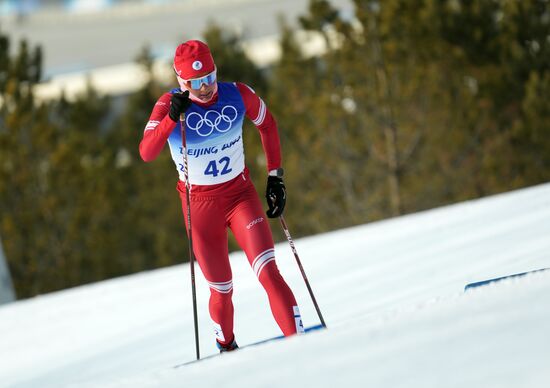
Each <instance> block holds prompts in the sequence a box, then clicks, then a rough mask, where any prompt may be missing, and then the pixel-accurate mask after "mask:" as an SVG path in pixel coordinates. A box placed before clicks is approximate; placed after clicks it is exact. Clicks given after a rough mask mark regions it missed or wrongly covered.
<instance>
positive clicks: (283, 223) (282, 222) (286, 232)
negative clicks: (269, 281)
mask: <svg viewBox="0 0 550 388" xmlns="http://www.w3.org/2000/svg"><path fill="white" fill-rule="evenodd" d="M279 221H281V226H282V227H283V231H284V232H285V235H286V239H287V240H288V243H289V244H290V248H291V249H292V253H294V257H295V258H296V263H298V267H299V268H300V272H301V273H302V277H303V278H304V282H305V283H306V286H307V290H308V291H309V296H311V300H312V301H313V305H314V306H315V310H317V315H319V320H320V321H321V325H323V327H325V328H326V327H327V325H326V323H325V320H324V319H323V315H322V314H321V309H319V305H318V304H317V300H315V295H313V290H312V289H311V286H310V285H309V280H307V276H306V273H305V271H304V267H302V263H301V262H300V258H299V257H298V251H297V250H296V246H295V245H294V241H293V240H292V237H291V236H290V232H289V231H288V226H287V225H286V222H285V219H284V217H283V215H280V216H279Z"/></svg>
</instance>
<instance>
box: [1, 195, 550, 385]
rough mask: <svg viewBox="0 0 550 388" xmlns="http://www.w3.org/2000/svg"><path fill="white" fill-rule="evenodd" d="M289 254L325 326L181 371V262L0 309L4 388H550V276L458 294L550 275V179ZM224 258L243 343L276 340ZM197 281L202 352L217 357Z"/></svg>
mask: <svg viewBox="0 0 550 388" xmlns="http://www.w3.org/2000/svg"><path fill="white" fill-rule="evenodd" d="M287 221H288V222H289V223H290V227H292V215H291V214H289V215H287ZM272 226H273V227H274V228H275V227H278V225H277V224H276V223H273V224H272ZM291 232H292V230H291ZM296 247H297V249H298V253H299V254H300V258H301V259H302V262H303V265H304V268H305V270H306V272H307V275H308V278H309V280H310V282H311V284H312V287H313V290H314V292H315V295H316V297H317V300H318V302H319V304H320V307H321V309H322V312H323V316H324V318H325V320H326V322H327V325H328V326H329V329H328V330H324V331H319V332H314V333H311V334H308V335H306V336H301V337H293V338H290V339H288V340H285V341H278V342H275V343H268V344H264V345H261V346H257V347H253V348H247V349H242V350H240V351H238V352H235V353H232V354H227V355H223V356H222V357H216V358H213V359H210V360H204V361H202V362H200V363H196V364H193V365H189V366H185V367H181V368H173V366H174V365H176V364H180V363H182V362H185V361H189V360H192V359H194V357H195V350H194V334H193V319H192V308H191V296H190V286H189V267H188V265H178V266H174V267H171V268H165V269H161V270H157V271H151V272H147V273H140V274H136V275H132V276H127V277H124V278H120V279H114V280H110V281H105V282H101V283H97V284H92V285H88V286H83V287H78V288H74V289H71V290H66V291H62V292H57V293H52V294H49V295H44V296H40V297H37V298H33V299H30V300H25V301H21V302H17V303H13V304H10V305H6V306H2V307H0V387H41V388H42V387H220V386H225V387H275V386H277V387H280V386H285V387H334V386H339V387H392V388H396V387H418V388H426V387H438V388H442V387H443V388H447V387H465V386H467V387H469V388H473V387H480V388H487V387H498V388H503V387H548V386H550V330H549V328H550V271H543V272H539V273H535V274H531V275H527V276H525V277H521V278H516V279H511V280H505V281H502V282H499V283H496V284H492V285H489V286H485V287H481V288H477V289H473V290H471V291H468V292H466V293H464V291H463V290H464V286H465V285H466V284H468V283H471V282H475V281H479V280H485V279H489V278H496V277H499V276H504V275H509V274H514V273H519V272H525V271H531V270H536V269H541V268H548V267H550V184H544V185H540V186H536V187H532V188H528V189H524V190H519V191H515V192H511V193H506V194H502V195H498V196H493V197H488V198H484V199H481V200H476V201H470V202H465V203H461V204H457V205H453V206H448V207H444V208H439V209H434V210H430V211H426V212H422V213H417V214H413V215H409V216H404V217H399V218H395V219H391V220H387V221H382V222H377V223H371V224H367V225H363V226H358V227H354V228H348V229H345V230H340V231H336V232H332V233H327V234H323V235H318V236H313V237H308V238H303V239H299V240H297V241H296ZM276 252H277V256H278V264H279V267H280V269H281V272H282V273H283V276H285V278H286V279H287V281H288V282H289V284H290V285H291V287H292V289H293V290H294V292H295V294H296V297H297V299H298V302H299V303H300V306H301V310H302V315H303V317H304V321H305V324H306V326H309V325H313V324H316V323H318V320H317V316H316V312H315V309H314V308H313V306H312V304H311V301H310V300H309V296H308V294H307V290H306V288H305V286H304V284H303V281H302V280H301V277H300V274H299V271H298V268H297V266H296V263H295V261H294V257H293V256H292V253H291V251H290V249H289V247H288V244H287V243H286V242H285V243H281V244H278V245H277V246H276ZM231 260H232V266H233V278H234V287H235V290H234V302H235V311H236V319H235V332H236V336H237V341H238V342H239V343H240V344H241V345H242V344H246V343H250V342H253V341H257V340H260V339H264V338H268V337H271V336H275V335H279V331H278V328H277V327H276V325H275V323H274V321H273V319H272V317H271V315H270V312H269V308H268V305H267V299H266V297H265V294H264V292H263V290H262V289H261V288H260V286H259V284H258V282H257V280H256V279H255V277H254V274H253V272H252V271H251V269H250V268H249V267H248V263H247V261H246V259H245V258H244V256H243V255H242V254H241V253H234V254H232V257H231ZM197 281H198V284H197V287H198V304H199V310H200V311H199V325H200V333H201V334H200V340H201V352H202V355H203V356H206V355H208V354H213V353H215V352H216V349H215V346H214V339H213V334H212V332H211V323H210V320H209V318H208V315H207V298H208V288H207V286H206V284H205V282H204V281H203V279H202V275H201V274H200V272H199V273H198V276H197Z"/></svg>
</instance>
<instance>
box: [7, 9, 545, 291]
mask: <svg viewBox="0 0 550 388" xmlns="http://www.w3.org/2000/svg"><path fill="white" fill-rule="evenodd" d="M354 3H355V15H354V16H355V17H354V18H353V19H350V18H349V17H344V16H342V15H341V14H340V13H339V12H338V10H337V9H333V8H332V6H331V5H330V2H326V1H319V0H316V1H310V6H309V10H308V12H307V13H306V14H305V15H303V16H302V17H301V18H300V20H299V25H300V28H299V29H302V30H303V29H305V30H309V31H315V32H317V33H320V34H322V36H323V38H324V40H325V42H326V44H327V47H328V50H327V52H326V53H325V54H324V55H322V56H321V57H315V58H309V57H306V56H304V55H303V54H302V52H301V50H300V44H298V43H297V39H296V36H297V33H298V29H296V28H291V27H290V24H291V23H288V21H285V20H284V19H283V18H280V29H281V41H280V45H281V48H282V57H281V59H280V61H279V62H277V63H276V64H274V65H272V66H270V67H269V68H267V69H265V68H264V69H259V68H257V67H255V65H254V64H253V63H252V62H251V61H250V60H249V59H248V58H247V57H246V56H245V54H244V51H243V50H242V48H241V43H242V37H241V36H239V35H236V34H233V33H231V32H229V31H226V30H224V29H223V28H220V27H218V26H216V25H213V24H212V25H211V26H210V27H209V28H208V29H207V31H205V32H204V35H203V37H204V39H205V40H206V41H207V42H208V44H209V45H210V46H211V49H212V51H213V54H214V58H215V60H216V63H217V66H218V69H219V73H218V74H219V79H220V80H224V81H236V80H239V81H243V82H246V83H248V84H249V85H251V86H252V87H253V88H254V89H255V90H256V92H257V93H258V94H259V95H260V96H262V98H263V99H264V101H266V103H267V105H268V107H269V108H270V110H271V111H272V112H273V114H274V116H275V117H276V119H277V122H278V125H279V131H280V136H281V142H282V148H283V160H284V167H285V170H286V175H285V183H286V185H287V190H288V197H289V198H288V202H287V210H286V213H285V214H286V218H287V222H288V223H289V227H290V228H291V231H292V232H293V235H294V238H296V237H299V236H305V235H311V234H315V233H321V232H325V231H329V230H334V229H337V228H342V227H346V226H351V225H357V224H363V223H367V222H372V221H375V220H380V219H383V218H387V217H392V216H398V215H401V214H406V213H411V212H416V211H420V210H423V209H428V208H433V207H436V206H441V205H445V204H450V203H453V202H457V201H463V200H468V199H473V198H478V197H482V196H486V195H490V194H495V193H499V192H504V191H509V190H513V189H517V188H520V187H525V186H530V185H534V184H538V183H542V182H547V181H548V180H550V109H549V101H550V66H549V65H550V7H549V3H548V1H546V0H522V1H519V0H492V1H489V0H486V1H483V0H480V1H474V0H464V1H459V0H448V1H438V0H409V1H405V0H385V1H383V2H382V1H362V0H355V1H354ZM182 40H184V39H183V37H182ZM10 44H16V45H18V49H17V50H16V51H17V54H15V55H11V56H10V54H9V52H10V50H9V46H10ZM42 54H43V53H42V52H41V49H40V47H31V46H29V45H28V44H27V43H26V42H10V38H9V34H6V33H5V32H4V33H2V34H1V36H0V101H1V103H0V236H1V238H2V243H3V246H4V250H5V254H6V256H7V259H8V264H9V268H10V271H11V274H12V277H13V282H14V285H15V288H16V293H17V296H18V298H26V297H30V296H34V295H38V294H41V293H45V292H50V291H54V290H59V289H63V288H67V287H71V286H76V285H80V284H85V283H89V282H94V281H99V280H102V279H107V278H111V277H116V276H121V275H125V274H129V273H134V272H138V271H142V270H147V269H153V268H158V267H163V266H168V265H173V264H177V263H181V262H183V261H185V260H187V257H188V255H187V249H188V248H187V238H186V236H185V231H184V223H183V222H184V221H183V217H182V214H181V204H180V202H179V198H178V195H177V192H176V190H175V185H176V179H177V175H176V172H175V169H174V167H173V165H172V162H171V160H170V156H169V153H168V152H167V151H166V150H165V151H163V153H162V154H161V156H160V157H159V158H158V159H157V160H155V161H154V162H152V163H147V164H146V163H144V162H143V161H141V159H140V157H139V152H138V144H139V142H140V140H141V137H142V133H143V128H144V126H145V124H146V122H147V120H148V118H149V114H150V111H151V109H152V107H153V105H154V103H155V101H156V99H157V98H158V97H159V96H160V95H161V94H162V93H163V92H164V91H165V90H168V89H170V88H171V87H173V85H174V84H175V83H174V84H172V85H161V84H159V83H158V81H155V80H154V79H152V78H151V81H149V82H148V83H147V85H146V86H145V87H144V88H143V89H141V90H139V91H138V92H137V93H134V94H132V95H130V96H128V97H127V98H126V99H125V103H124V104H122V108H121V107H120V106H121V104H120V103H118V104H117V99H116V98H114V97H109V96H100V95H98V93H97V92H96V91H94V90H93V89H92V88H89V89H88V91H87V92H86V93H85V94H83V95H81V96H80V97H79V98H78V99H77V100H76V101H71V102H69V101H67V100H66V99H65V98H60V99H59V100H55V101H48V102H41V103H37V102H36V100H35V98H34V96H33V92H32V87H33V85H35V84H36V83H38V82H39V81H40V79H41V57H42ZM136 56H137V60H138V61H139V63H141V64H142V65H143V66H145V67H146V68H147V69H149V71H150V70H151V63H152V58H151V57H150V54H149V50H148V49H147V48H146V47H144V50H143V52H142V53H136ZM174 81H175V80H174ZM117 106H118V109H117ZM244 131H245V138H244V139H245V151H246V156H247V162H248V166H249V168H250V169H251V172H252V176H253V180H254V182H255V184H256V188H257V190H258V192H259V194H260V196H261V198H262V200H263V193H264V190H265V179H266V171H265V160H264V157H263V152H262V148H261V143H260V141H259V135H258V132H257V130H256V129H255V128H254V127H253V125H252V124H251V123H248V124H247V125H246V127H245V129H244ZM272 229H273V231H274V235H275V238H276V240H282V239H283V235H282V233H281V232H280V230H279V229H280V228H279V227H278V224H277V222H276V221H272ZM230 245H231V249H232V250H235V249H238V247H237V246H236V244H235V242H234V241H233V240H231V241H230ZM335 259H337V258H335ZM182 281H184V280H182Z"/></svg>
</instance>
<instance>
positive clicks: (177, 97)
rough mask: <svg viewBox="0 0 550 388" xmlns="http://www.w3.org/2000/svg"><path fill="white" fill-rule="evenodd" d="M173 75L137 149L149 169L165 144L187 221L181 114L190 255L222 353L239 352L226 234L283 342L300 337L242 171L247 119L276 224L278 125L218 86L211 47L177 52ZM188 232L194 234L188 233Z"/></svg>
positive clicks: (230, 86)
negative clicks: (262, 160)
mask: <svg viewBox="0 0 550 388" xmlns="http://www.w3.org/2000/svg"><path fill="white" fill-rule="evenodd" d="M173 67H174V71H175V72H176V77H177V80H178V83H179V86H180V87H179V88H176V89H172V90H171V91H170V92H167V93H164V94H163V95H162V96H161V97H160V98H159V99H158V101H157V102H156V104H155V106H154V108H153V111H152V113H151V116H150V118H149V121H148V122H147V125H146V126H145V131H144V134H143V139H142V140H141V143H140V145H139V150H140V155H141V157H142V159H143V160H144V161H145V162H149V161H152V160H153V159H155V158H156V157H157V156H158V154H159V153H160V152H161V150H162V148H163V147H164V144H165V143H166V142H168V145H169V147H170V152H171V155H172V159H173V160H174V163H175V165H176V168H177V170H178V173H179V181H178V183H177V190H178V191H179V194H180V198H181V201H182V208H183V213H184V217H185V219H187V200H186V192H185V190H186V185H185V173H184V159H183V146H182V137H181V126H180V125H181V124H180V122H179V120H180V114H182V113H185V141H186V146H187V150H186V151H187V158H188V171H187V173H188V174H187V176H188V178H189V183H190V193H189V194H190V202H191V203H190V205H191V206H190V207H191V214H192V226H191V228H192V233H193V251H194V253H195V256H196V258H197V262H198V263H199V266H200V268H201V270H202V273H203V275H204V277H205V278H206V281H207V282H208V285H209V287H210V301H209V312H210V317H211V318H212V321H213V324H214V332H215V334H216V344H217V346H218V348H219V349H220V352H224V351H231V350H234V349H235V348H237V347H238V346H237V343H236V341H235V335H234V333H233V303H232V301H231V298H232V294H233V279H232V274H231V267H230V263H229V256H228V255H229V252H228V241H227V228H229V229H231V231H232V232H233V234H234V236H235V238H236V240H237V242H238V244H239V245H240V247H241V248H242V249H243V251H244V252H245V254H246V256H247V258H248V261H249V262H250V265H251V267H252V269H253V270H254V272H255V274H256V276H257V277H258V279H259V281H260V283H261V284H262V286H263V288H264V289H265V291H266V292H267V296H268V299H269V304H270V307H271V311H272V313H273V316H274V318H275V320H276V322H277V324H278V326H279V327H280V329H281V331H282V332H283V334H284V335H285V336H289V335H293V334H296V333H302V332H303V327H302V322H301V317H300V311H299V309H298V306H297V303H296V300H295V298H294V295H293V293H292V291H291V290H290V288H289V287H288V285H287V283H286V282H285V281H284V279H283V278H282V276H281V274H280V273H279V270H278V268H277V265H276V263H275V252H274V245H273V237H272V235H271V229H270V226H269V223H268V221H267V220H266V219H265V217H264V214H263V210H262V205H261V202H260V200H259V198H258V195H257V193H256V191H255V188H254V186H253V184H252V182H251V180H250V176H249V171H248V168H247V167H246V165H245V158H244V147H243V134H242V125H243V120H244V116H246V117H248V118H249V119H250V120H252V122H253V123H254V124H255V125H256V127H257V128H258V130H259V132H260V137H261V140H262V145H263V149H264V153H265V156H266V160H267V170H268V176H267V188H266V200H267V206H268V210H267V212H266V214H267V216H268V217H269V218H276V217H279V216H280V215H281V214H282V213H283V210H284V207H285V203H286V189H285V185H284V183H283V179H282V177H283V169H282V168H281V149H280V142H279V135H278V131H277V125H276V123H275V120H274V118H273V116H272V115H271V113H270V112H269V110H268V109H267V107H266V105H265V103H264V102H263V101H262V99H261V98H260V97H258V96H257V95H256V93H255V92H254V90H252V89H251V88H250V87H249V86H247V85H245V84H243V83H240V82H233V83H226V82H218V80H217V77H216V66H215V64H214V60H213V58H212V54H211V53H210V49H209V48H208V46H207V45H206V44H205V43H203V42H201V41H198V40H190V41H187V42H185V43H182V44H180V45H179V46H178V47H177V49H176V52H175V56H174V63H173ZM188 232H189V231H188Z"/></svg>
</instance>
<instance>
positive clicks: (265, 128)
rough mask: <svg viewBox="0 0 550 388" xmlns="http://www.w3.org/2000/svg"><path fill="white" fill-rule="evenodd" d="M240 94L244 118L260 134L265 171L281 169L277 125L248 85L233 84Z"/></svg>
mask: <svg viewBox="0 0 550 388" xmlns="http://www.w3.org/2000/svg"><path fill="white" fill-rule="evenodd" d="M235 85H236V86H237V88H238V89H239V92H240V93H241V96H242V99H243V101H244V106H245V108H246V117H248V118H249V119H250V120H251V121H252V122H253V123H254V125H255V126H256V127H257V128H258V130H259V132H260V137H261V139H262V146H263V148H264V153H265V157H266V160H267V170H268V171H271V170H274V169H276V168H279V167H281V163H282V158H281V142H280V140H279V131H278V130H277V123H276V122H275V119H274V118H273V116H272V115H271V112H270V111H269V109H267V106H266V105H265V103H264V102H263V100H262V99H261V98H260V97H258V95H257V94H256V93H255V92H254V90H252V89H251V88H250V87H249V86H248V85H246V84H243V83H240V82H237V83H235Z"/></svg>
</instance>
